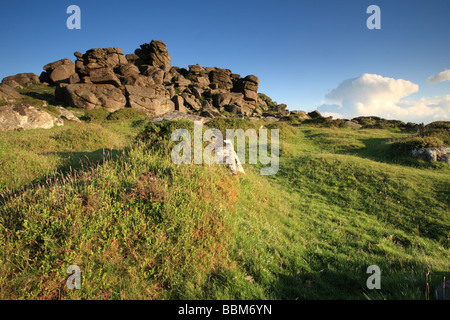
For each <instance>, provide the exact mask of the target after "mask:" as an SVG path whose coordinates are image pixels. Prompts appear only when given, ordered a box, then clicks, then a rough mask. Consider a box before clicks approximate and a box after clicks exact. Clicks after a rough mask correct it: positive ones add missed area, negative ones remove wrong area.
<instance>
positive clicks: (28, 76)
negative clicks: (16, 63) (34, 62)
mask: <svg viewBox="0 0 450 320" xmlns="http://www.w3.org/2000/svg"><path fill="white" fill-rule="evenodd" d="M11 81H14V82H15V83H18V84H21V85H29V84H32V83H40V80H39V77H38V76H37V75H36V74H34V73H18V74H16V75H13V76H9V77H5V78H3V80H2V83H3V84H7V85H9V83H10V82H11Z"/></svg>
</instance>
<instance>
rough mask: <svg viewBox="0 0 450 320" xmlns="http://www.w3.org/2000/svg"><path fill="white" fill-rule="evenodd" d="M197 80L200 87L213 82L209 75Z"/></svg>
mask: <svg viewBox="0 0 450 320" xmlns="http://www.w3.org/2000/svg"><path fill="white" fill-rule="evenodd" d="M195 81H196V82H197V83H198V85H199V86H200V87H208V86H209V85H210V84H211V82H210V81H209V78H208V77H207V76H203V77H197V79H195Z"/></svg>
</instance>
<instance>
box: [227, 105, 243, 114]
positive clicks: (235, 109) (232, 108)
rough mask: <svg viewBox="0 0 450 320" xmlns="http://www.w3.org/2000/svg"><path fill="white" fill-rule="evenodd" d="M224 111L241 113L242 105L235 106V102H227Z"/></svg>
mask: <svg viewBox="0 0 450 320" xmlns="http://www.w3.org/2000/svg"><path fill="white" fill-rule="evenodd" d="M224 109H225V111H227V112H229V113H234V114H243V112H242V107H240V106H237V105H235V104H228V105H226V106H225V107H224Z"/></svg>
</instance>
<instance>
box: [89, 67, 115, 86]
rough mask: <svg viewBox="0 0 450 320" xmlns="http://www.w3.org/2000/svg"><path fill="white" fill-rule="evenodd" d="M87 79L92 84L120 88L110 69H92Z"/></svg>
mask: <svg viewBox="0 0 450 320" xmlns="http://www.w3.org/2000/svg"><path fill="white" fill-rule="evenodd" d="M89 78H90V79H91V82H92V83H96V84H112V85H113V86H115V87H120V80H119V79H118V78H117V76H116V75H115V74H114V72H113V71H112V69H111V68H100V69H93V70H91V71H90V72H89Z"/></svg>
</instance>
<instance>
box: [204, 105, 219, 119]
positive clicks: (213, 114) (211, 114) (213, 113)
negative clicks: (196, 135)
mask: <svg viewBox="0 0 450 320" xmlns="http://www.w3.org/2000/svg"><path fill="white" fill-rule="evenodd" d="M200 116H202V117H205V118H225V116H224V115H223V114H221V113H220V112H219V111H218V110H217V109H215V108H212V107H206V108H203V109H202V111H201V112H200Z"/></svg>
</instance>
